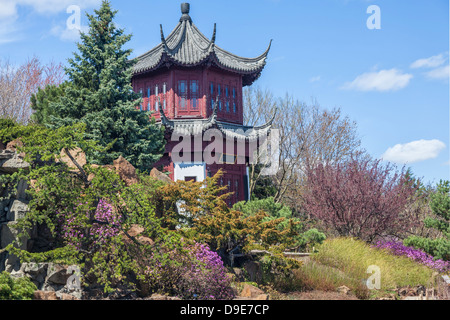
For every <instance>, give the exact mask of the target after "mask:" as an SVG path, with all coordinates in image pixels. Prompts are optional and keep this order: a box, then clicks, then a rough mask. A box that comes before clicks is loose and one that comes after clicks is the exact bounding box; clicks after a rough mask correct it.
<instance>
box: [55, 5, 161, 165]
mask: <svg viewBox="0 0 450 320" xmlns="http://www.w3.org/2000/svg"><path fill="white" fill-rule="evenodd" d="M116 14H117V11H113V10H112V9H111V5H110V3H109V1H103V2H102V6H101V8H100V9H99V10H95V14H94V15H90V14H87V17H88V19H89V32H88V33H81V43H79V44H78V51H79V52H78V53H76V52H75V53H74V57H73V58H71V59H68V62H69V65H70V66H69V67H68V68H66V73H67V75H68V77H69V81H70V82H71V85H69V86H67V88H66V90H65V93H64V95H63V96H62V97H61V99H59V101H56V102H55V103H53V108H54V111H55V112H54V113H53V115H52V116H50V121H49V122H50V123H49V124H48V125H49V126H50V127H55V128H57V127H61V126H66V125H72V124H74V123H77V122H83V123H85V124H86V126H87V128H86V135H87V138H88V139H92V140H96V141H98V142H99V144H100V145H103V146H108V145H112V147H111V149H110V150H109V152H108V153H97V154H95V155H94V156H93V159H91V160H92V162H94V163H98V164H107V163H111V162H112V160H114V159H117V158H118V157H119V156H120V155H122V156H123V157H124V158H125V159H127V160H128V161H129V162H130V163H132V164H133V165H134V166H135V167H137V168H139V169H141V170H147V169H149V167H150V166H151V164H152V163H154V162H155V161H156V160H158V158H159V157H160V156H161V155H162V152H163V150H164V140H163V132H162V129H161V128H160V127H158V126H157V125H155V122H154V120H153V121H152V122H150V120H149V114H148V113H144V112H141V111H140V110H138V109H137V106H139V105H140V103H141V98H140V96H139V95H138V94H136V93H134V92H133V89H132V86H131V76H132V67H133V64H134V63H135V62H134V61H133V60H129V59H128V57H129V56H130V54H131V52H132V50H130V49H127V50H126V49H123V46H124V45H125V44H126V43H127V42H128V41H129V40H130V39H131V35H126V34H124V30H123V29H118V28H117V27H116V25H115V24H114V22H113V19H114V17H115V15H116Z"/></svg>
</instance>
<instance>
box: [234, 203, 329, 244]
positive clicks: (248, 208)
mask: <svg viewBox="0 0 450 320" xmlns="http://www.w3.org/2000/svg"><path fill="white" fill-rule="evenodd" d="M233 209H234V210H238V211H240V212H242V213H243V214H244V216H245V217H250V216H254V215H256V214H258V213H259V212H261V211H262V212H265V213H266V214H267V217H266V218H264V219H263V222H269V221H274V220H276V219H282V221H281V222H280V223H278V225H277V229H278V230H279V231H285V232H286V231H287V232H286V233H285V234H286V236H285V238H284V241H285V245H286V246H287V247H295V248H296V249H299V250H307V249H310V248H312V247H314V246H315V245H317V244H320V243H322V242H323V241H324V240H325V239H326V236H325V234H324V233H322V232H319V230H317V229H309V230H306V221H304V220H301V219H299V218H298V217H295V216H294V215H293V213H292V210H291V208H289V207H288V206H285V205H283V204H282V203H276V202H275V200H274V198H273V197H270V198H267V199H262V200H252V201H247V202H244V201H242V202H238V203H236V204H235V205H234V206H233Z"/></svg>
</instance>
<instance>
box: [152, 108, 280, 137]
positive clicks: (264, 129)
mask: <svg viewBox="0 0 450 320" xmlns="http://www.w3.org/2000/svg"><path fill="white" fill-rule="evenodd" d="M217 106H218V101H217V100H216V103H215V106H214V111H213V113H212V115H211V116H210V117H209V118H208V119H195V120H192V119H176V120H171V119H168V118H167V117H166V115H165V113H164V111H163V108H161V106H160V108H159V112H160V114H161V122H159V124H161V125H163V126H165V127H166V128H167V129H169V130H171V131H172V132H173V133H176V134H179V135H183V136H189V135H191V136H195V135H200V134H202V133H203V132H205V131H207V130H208V129H218V130H219V131H220V132H222V134H223V135H224V137H226V138H232V139H237V140H247V141H255V140H257V139H259V138H260V137H267V135H268V134H269V132H270V130H271V129H272V123H273V120H274V118H275V115H276V111H275V113H274V115H273V117H272V119H271V120H269V122H267V123H266V124H264V125H262V126H258V127H250V126H244V125H240V124H233V123H228V122H223V121H218V120H217Z"/></svg>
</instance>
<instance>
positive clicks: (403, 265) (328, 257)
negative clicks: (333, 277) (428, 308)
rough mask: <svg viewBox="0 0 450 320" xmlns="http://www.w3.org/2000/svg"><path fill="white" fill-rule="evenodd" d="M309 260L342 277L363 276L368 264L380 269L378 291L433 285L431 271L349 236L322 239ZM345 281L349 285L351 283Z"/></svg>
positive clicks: (365, 274) (364, 276)
mask: <svg viewBox="0 0 450 320" xmlns="http://www.w3.org/2000/svg"><path fill="white" fill-rule="evenodd" d="M312 260H313V261H315V262H317V263H319V264H321V265H324V266H327V267H331V268H335V269H337V270H339V272H340V273H341V274H342V275H343V277H344V278H350V279H353V280H357V281H358V282H360V281H361V279H367V278H368V277H369V274H370V273H367V272H368V271H367V270H368V268H369V267H370V266H377V267H379V268H380V271H381V274H380V276H381V290H391V289H395V288H401V287H407V286H411V287H414V286H418V285H423V286H428V285H433V281H434V280H433V275H434V273H435V271H434V270H433V269H430V268H428V267H427V266H424V265H422V264H420V263H417V262H415V261H413V260H411V259H410V258H408V257H404V256H397V255H394V254H391V253H390V252H389V251H387V250H380V249H377V248H374V247H372V246H370V245H369V244H367V243H365V242H363V241H360V240H356V239H352V238H336V239H328V240H326V241H325V242H324V243H323V244H322V245H321V246H320V247H319V248H318V252H317V253H315V254H313V255H312ZM353 280H352V281H349V282H348V283H349V285H347V284H346V286H348V287H349V288H351V289H353V288H352V287H351V286H350V285H351V283H355V282H354V281H353Z"/></svg>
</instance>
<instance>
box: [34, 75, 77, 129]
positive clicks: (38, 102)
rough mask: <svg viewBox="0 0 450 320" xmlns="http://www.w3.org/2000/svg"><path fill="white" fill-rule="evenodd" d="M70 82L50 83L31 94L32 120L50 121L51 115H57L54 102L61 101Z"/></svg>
mask: <svg viewBox="0 0 450 320" xmlns="http://www.w3.org/2000/svg"><path fill="white" fill-rule="evenodd" d="M69 85H70V82H67V81H66V82H63V83H62V84H60V85H59V86H57V85H48V86H46V87H45V88H44V89H41V88H39V89H38V92H36V93H35V94H33V95H32V96H31V99H30V100H31V109H33V111H34V112H33V114H32V115H31V120H32V121H34V122H36V123H38V124H47V123H50V117H51V116H55V115H56V114H55V109H54V108H53V107H52V104H53V103H55V102H59V101H60V100H61V97H62V96H64V93H65V90H66V88H67V86H69Z"/></svg>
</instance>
